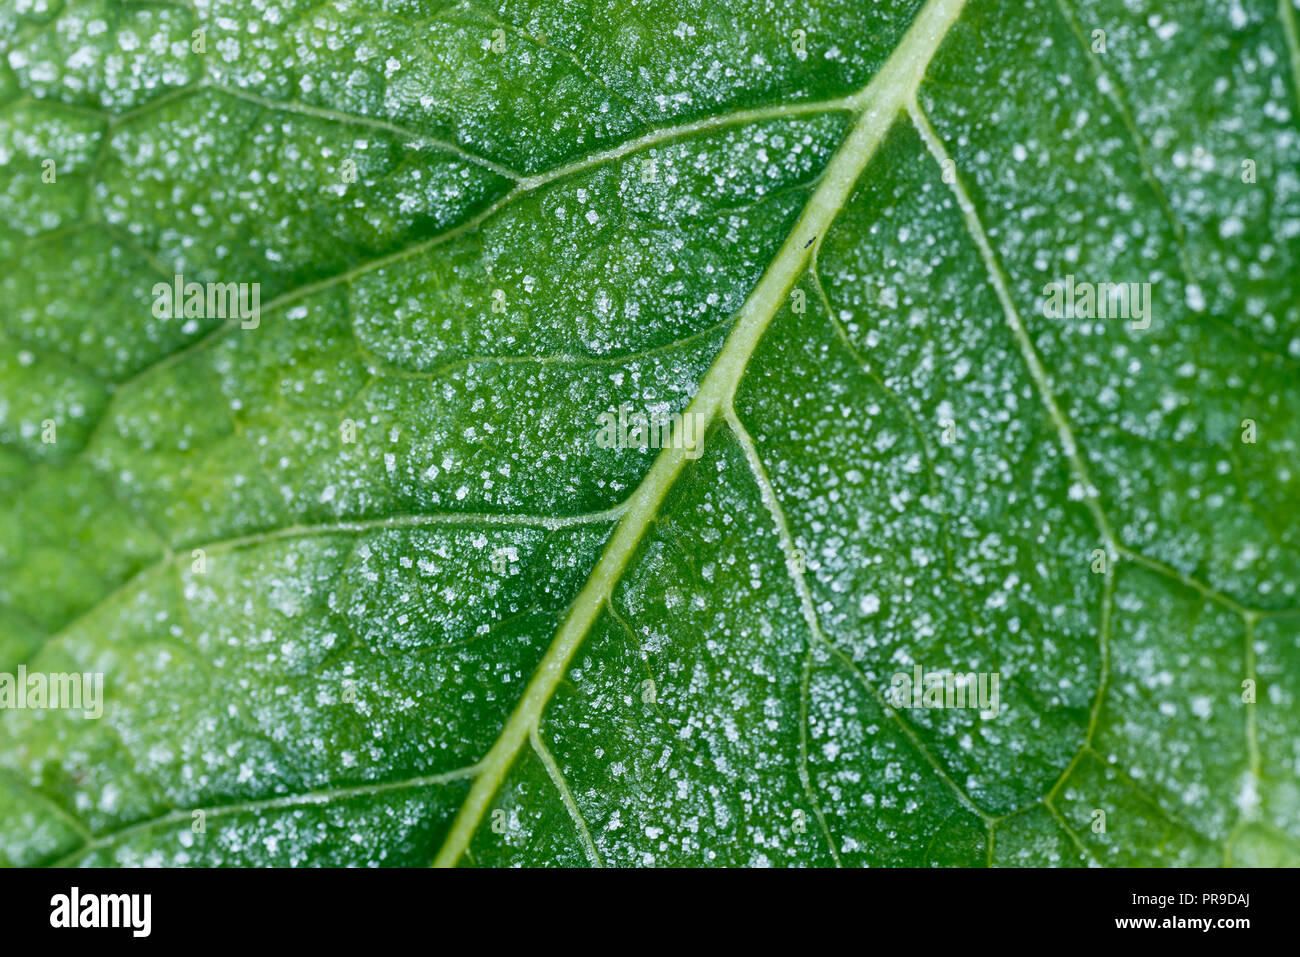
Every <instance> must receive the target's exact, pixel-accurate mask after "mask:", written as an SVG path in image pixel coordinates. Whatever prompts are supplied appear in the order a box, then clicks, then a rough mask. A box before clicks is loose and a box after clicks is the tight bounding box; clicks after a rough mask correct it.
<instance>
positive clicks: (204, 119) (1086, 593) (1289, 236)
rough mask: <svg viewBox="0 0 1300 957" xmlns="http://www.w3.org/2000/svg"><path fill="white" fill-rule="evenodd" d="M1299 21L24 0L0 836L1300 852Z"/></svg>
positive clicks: (846, 857) (13, 112) (3, 594)
mask: <svg viewBox="0 0 1300 957" xmlns="http://www.w3.org/2000/svg"><path fill="white" fill-rule="evenodd" d="M1298 17H1300V15H1298V14H1297V11H1296V9H1295V8H1294V6H1293V5H1292V3H1291V0H1162V2H1155V0H1059V2H1058V0H1029V2H1025V3H1006V2H995V0H970V2H969V3H964V2H962V0H928V2H921V0H895V2H880V3H871V4H867V3H862V2H861V0H827V2H824V3H816V4H814V3H811V2H807V0H778V2H776V3H768V2H752V3H751V2H741V3H728V4H711V3H709V2H706V0H702V2H700V3H694V4H683V3H668V2H660V0H654V2H649V3H638V4H635V5H621V4H615V5H610V4H605V3H590V4H588V3H583V2H580V0H564V2H554V0H550V2H538V3H531V4H530V3H519V2H513V0H511V2H503V3H498V4H495V5H493V4H487V3H484V2H482V0H473V2H459V3H454V2H446V0H350V2H340V3H333V4H327V5H320V4H314V3H307V2H305V0H260V2H257V3H254V2H251V0H196V2H194V3H193V4H191V3H175V4H169V3H151V4H124V3H119V2H115V0H54V2H52V3H45V4H37V3H29V2H26V0H0V50H2V51H3V56H2V57H0V133H2V135H0V159H2V160H3V174H0V214H2V215H0V224H2V225H0V291H2V292H3V301H4V303H5V308H4V309H3V311H2V312H0V342H2V344H3V348H0V704H3V705H4V711H3V713H0V862H3V863H5V864H10V865H38V864H52V863H60V864H88V865H113V864H153V865H218V864H222V865H231V864H233V865H259V864H280V865H289V864H294V865H299V864H331V865H343V864H384V865H424V864H428V863H431V862H437V863H440V864H452V863H460V864H476V865H514V864H525V865H542V864H563V865H586V864H603V865H813V866H831V865H836V864H839V865H846V866H860V865H957V866H983V865H990V864H992V865H1036V866H1065V865H1085V864H1093V863H1096V864H1104V865H1161V866H1165V865H1204V864H1220V863H1228V864H1241V865H1257V864H1297V863H1300V717H1297V716H1298V715H1300V594H1298V593H1297V590H1298V582H1300V523H1297V522H1296V520H1295V516H1296V508H1297V504H1300V466H1298V464H1297V463H1300V386H1298V383H1300V377H1298V375H1297V372H1298V367H1300V296H1297V294H1296V291H1295V285H1294V283H1295V277H1296V276H1297V275H1300V176H1298V175H1297V171H1296V162H1295V158H1296V156H1297V155H1300V125H1298V124H1297V116H1298V115H1300V41H1298V39H1297V29H1296V22H1297V19H1298ZM177 275H180V276H182V277H183V279H182V283H198V284H201V285H203V284H209V283H214V284H215V283H220V284H227V283H235V284H247V285H246V286H245V292H246V294H247V295H248V298H247V299H245V304H246V305H250V307H251V301H252V300H251V295H252V284H257V293H258V296H259V299H258V309H257V310H256V312H254V311H253V310H252V309H251V308H250V309H249V310H248V311H247V312H245V313H238V312H236V313H233V314H232V313H231V312H230V311H223V310H220V309H218V308H217V305H218V303H217V301H216V299H215V298H213V299H211V300H209V299H208V298H205V297H200V299H202V301H201V302H200V301H199V300H196V301H195V307H196V308H194V309H193V310H192V311H191V313H190V314H186V312H185V310H184V309H183V308H182V309H181V310H180V311H179V314H176V315H173V310H172V309H171V308H169V304H170V301H171V298H172V297H171V294H170V292H169V291H168V290H169V288H170V284H172V283H173V282H174V281H175V280H174V277H176V276H177ZM1058 283H1059V284H1060V285H1059V286H1054V285H1053V284H1058ZM1101 283H1114V284H1124V285H1123V289H1124V290H1125V292H1131V293H1132V298H1131V299H1130V300H1127V301H1125V302H1124V303H1123V304H1122V305H1123V306H1124V307H1125V308H1126V309H1127V311H1124V312H1120V313H1119V314H1118V315H1116V314H1113V313H1112V311H1111V308H1110V307H1111V306H1114V307H1116V308H1118V307H1119V306H1120V305H1121V304H1120V303H1119V302H1118V301H1115V302H1113V303H1112V302H1111V301H1109V300H1107V303H1106V304H1107V306H1108V310H1107V315H1106V316H1104V317H1103V316H1099V315H1092V314H1089V313H1088V312H1087V311H1086V308H1085V307H1083V301H1082V300H1079V305H1080V308H1078V309H1076V308H1073V307H1074V306H1075V304H1076V299H1075V297H1076V294H1077V295H1082V294H1083V293H1082V292H1081V291H1082V290H1088V289H1091V288H1092V287H1093V286H1095V285H1096V284H1101ZM1128 284H1135V285H1133V286H1131V287H1130V286H1129V285H1128ZM1144 284H1149V285H1144ZM160 285H161V290H162V291H161V292H160V291H159V287H160ZM206 288H207V287H206V286H204V289H205V291H206ZM232 288H233V287H232ZM1063 290H1068V293H1069V295H1068V298H1069V301H1070V306H1071V308H1070V309H1068V310H1067V311H1066V313H1065V314H1057V313H1056V312H1054V311H1053V306H1052V300H1053V296H1055V295H1058V294H1060V293H1062V291H1063ZM1148 296H1149V299H1148V298H1147V297H1148ZM182 304H183V302H182ZM620 414H622V415H623V417H624V418H625V419H628V420H630V421H632V422H633V423H635V417H636V416H637V415H643V416H646V417H647V418H655V419H656V422H657V421H658V420H659V419H662V418H664V417H667V416H670V415H678V414H680V415H679V418H678V420H677V421H678V422H680V423H681V425H680V427H679V428H678V429H677V430H676V431H675V432H673V433H672V434H670V435H668V436H667V440H666V441H665V440H664V439H665V437H664V436H663V435H662V434H660V430H659V429H658V428H656V430H655V433H654V434H653V435H652V436H651V438H652V440H653V441H649V442H647V443H645V445H644V447H643V446H642V445H640V444H638V442H637V441H636V439H637V436H636V435H632V436H622V435H618V434H617V433H618V426H617V420H618V417H619V415H620ZM611 417H612V418H613V419H614V421H615V425H614V426H611V424H610V419H611ZM695 427H698V428H699V441H698V442H696V441H694V440H693V429H694V428H695ZM611 435H614V437H615V438H616V439H620V440H621V439H622V438H629V439H631V441H630V442H622V441H615V442H614V443H612V444H611V442H610V441H608V440H609V438H610V436H611ZM20 668H21V669H23V671H24V673H25V674H27V675H28V678H29V680H30V678H31V675H40V676H46V675H59V674H65V675H72V674H77V675H82V674H84V675H86V676H88V677H87V678H86V684H85V688H86V689H88V691H89V690H93V688H94V676H95V675H102V676H103V681H104V684H103V699H102V702H100V703H101V704H102V712H103V713H102V716H100V717H98V718H96V717H93V716H87V714H86V712H87V710H90V704H89V701H88V700H83V701H82V702H81V705H82V707H80V708H74V707H60V708H54V707H49V706H48V705H49V704H51V702H48V701H47V702H45V704H46V706H45V707H17V704H18V703H20V697H21V696H20V695H19V693H18V689H16V688H14V687H13V685H14V681H10V683H9V697H8V698H5V697H4V695H5V681H6V677H5V676H7V675H13V676H15V680H16V676H17V675H18V673H19V669H20ZM914 669H919V670H920V673H921V675H922V683H923V684H924V680H925V679H924V675H925V674H926V673H933V674H938V675H940V676H943V675H947V674H960V675H966V674H972V675H976V676H982V677H983V684H982V685H980V684H979V683H978V681H977V682H976V684H975V685H974V686H973V687H972V688H971V692H972V694H974V692H975V691H976V689H977V688H981V687H982V688H983V690H984V692H985V696H984V698H983V700H981V701H980V702H979V703H978V706H974V707H972V706H970V705H971V704H972V702H971V701H957V700H955V695H954V700H945V699H944V698H943V696H942V695H940V697H939V699H938V701H937V702H936V701H933V700H930V699H926V698H922V697H921V695H920V694H919V693H918V694H917V696H916V698H912V697H909V696H908V695H906V694H903V695H902V696H898V697H896V696H895V694H896V692H897V689H898V688H899V687H900V681H903V680H911V678H912V676H913V675H915V674H916V673H917V672H916V671H915V670H914ZM994 680H996V682H997V683H996V684H994V683H993V682H994ZM25 690H26V689H24V691H25ZM954 691H955V688H954ZM962 691H963V697H964V692H965V691H966V688H965V687H964V686H963V687H962ZM990 691H992V692H994V694H993V695H990V694H989V692H990ZM28 703H29V702H28ZM61 703H62V704H65V705H66V704H67V703H68V702H67V701H66V700H65V701H63V702H61ZM935 703H937V704H942V705H944V706H943V707H930V706H924V705H928V704H935ZM917 704H920V705H923V706H920V707H916V706H913V705H917ZM950 705H951V706H950ZM957 705H966V706H957Z"/></svg>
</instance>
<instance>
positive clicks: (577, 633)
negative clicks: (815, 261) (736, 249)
mask: <svg viewBox="0 0 1300 957" xmlns="http://www.w3.org/2000/svg"><path fill="white" fill-rule="evenodd" d="M965 3H966V0H929V2H927V3H926V5H925V7H924V8H923V9H922V10H921V12H920V13H919V14H917V17H916V20H915V21H914V22H913V23H912V26H911V27H910V28H909V29H908V31H907V34H906V35H905V36H904V37H903V40H902V42H900V43H899V45H898V47H897V48H896V49H895V50H894V53H893V54H892V55H891V56H890V58H889V60H888V61H886V63H885V65H884V66H883V67H881V69H880V72H879V73H877V74H876V76H875V78H874V79H873V80H872V81H871V82H870V83H869V84H868V85H867V86H865V87H864V88H863V89H861V90H859V91H858V92H857V93H855V94H854V95H853V96H851V97H849V98H848V100H847V101H845V102H846V104H847V106H848V107H849V108H850V109H851V110H852V111H853V113H854V116H855V121H854V124H853V127H852V129H851V130H850V131H849V133H848V135H847V136H846V137H845V140H844V142H843V143H842V144H841V145H840V148H839V150H838V151H837V152H836V153H835V155H834V156H833V157H832V158H831V161H830V163H829V164H827V166H826V170H825V172H824V173H823V175H822V179H821V183H820V184H819V185H818V186H817V188H816V190H815V191H814V192H813V194H812V196H811V197H809V199H808V203H807V205H806V206H805V207H804V209H803V213H802V214H801V215H800V217H799V222H798V223H797V224H796V225H795V227H794V229H793V230H792V231H791V233H790V235H789V237H787V238H786V241H785V243H784V245H782V247H781V249H780V251H779V252H778V253H777V255H776V258H775V259H774V260H772V263H771V265H770V266H768V268H767V271H766V272H765V273H764V274H763V278H762V279H760V280H759V282H758V285H757V286H755V287H754V290H753V292H751V293H750V294H749V298H748V299H747V300H746V301H745V304H744V305H743V306H742V307H741V309H740V312H739V314H738V315H737V318H736V324H735V327H734V328H733V329H732V331H731V335H730V336H728V337H727V341H726V343H724V344H723V347H722V351H721V352H719V353H718V357H717V358H716V359H715V360H714V362H713V365H712V367H710V369H709V372H708V374H707V375H706V376H705V377H704V381H703V382H702V383H701V384H700V390H699V392H697V393H696V395H695V398H694V400H693V401H692V402H691V404H690V406H689V408H688V410H687V411H689V412H693V413H695V414H697V415H699V416H702V417H703V418H702V419H701V420H700V421H703V422H705V423H706V424H707V425H711V424H712V423H713V422H714V420H715V419H716V417H717V416H718V414H719V412H720V411H721V410H722V409H724V408H726V407H727V406H728V405H729V404H730V402H731V398H732V396H733V395H734V394H735V392H736V387H737V386H738V385H739V383H740V379H741V376H743V375H744V372H745V368H746V366H747V365H748V364H749V359H750V357H751V356H752V355H753V353H754V349H755V348H756V347H757V346H758V342H759V340H760V339H761V338H762V336H763V333H764V331H765V330H766V329H767V326H768V323H770V322H771V321H772V317H773V316H775V315H776V312H777V310H778V309H780V308H781V305H782V303H784V302H785V299H786V296H787V294H788V293H789V291H790V287H791V286H792V285H793V284H794V281H795V279H796V278H798V276H799V274H800V273H801V272H802V271H803V269H804V266H805V265H806V264H807V261H808V257H809V255H810V254H811V250H812V246H813V242H814V240H816V239H817V237H819V236H821V235H823V234H824V233H825V232H826V230H827V229H828V228H829V227H830V225H831V222H832V221H833V220H834V219H835V216H836V215H837V214H838V213H839V211H840V209H842V208H843V206H844V203H845V202H846V201H847V200H848V197H849V193H850V192H851V191H852V189H853V186H854V184H855V183H856V182H857V180H858V177H859V176H860V175H861V174H862V171H863V169H865V168H866V165H867V163H868V162H870V160H871V157H872V156H873V155H874V154H875V152H876V150H877V148H878V147H879V146H880V143H881V141H882V140H883V139H884V138H885V135H886V134H887V133H888V131H889V128H890V127H891V126H892V125H893V123H894V120H895V119H896V118H897V117H898V115H899V114H900V112H902V110H903V109H904V107H905V106H906V104H907V103H908V101H909V100H910V99H911V98H912V97H913V96H914V95H915V93H916V90H917V87H918V86H919V85H920V83H921V78H922V77H923V76H924V74H925V70H926V68H927V67H928V66H929V63H930V59H931V58H932V57H933V56H934V53H935V51H936V50H937V49H938V47H939V44H940V43H941V42H942V41H943V38H944V37H945V36H946V35H947V33H948V30H949V29H950V28H951V27H952V24H953V22H954V21H955V20H956V19H957V17H958V15H959V14H960V13H961V10H962V8H963V7H964V6H965ZM686 452H687V450H685V449H681V448H665V449H663V450H662V451H661V452H660V453H659V455H658V457H656V459H655V461H654V464H653V465H652V466H651V467H650V471H649V473H647V475H646V477H645V478H644V479H643V480H642V482H641V484H640V485H639V486H638V487H637V490H636V491H635V492H634V493H633V494H632V497H631V498H630V499H628V508H627V511H626V512H625V513H624V515H623V518H622V520H621V521H620V522H619V523H618V526H617V527H616V528H615V530H614V534H613V537H612V538H611V539H610V542H609V544H608V545H607V546H606V547H605V552H604V554H603V555H601V558H600V561H599V562H598V563H597V564H596V567H595V569H594V570H593V571H592V573H591V577H590V578H589V579H588V580H587V584H586V585H585V586H584V587H583V589H582V591H581V592H580V593H579V594H578V597H577V598H576V599H575V600H574V602H573V605H572V606H571V607H570V609H569V613H568V616H567V617H566V618H565V620H564V624H563V625H562V626H561V627H560V630H559V631H558V632H557V633H556V636H555V638H554V639H553V640H552V641H551V645H550V647H549V648H548V649H547V650H546V655H545V656H544V657H543V658H542V662H541V664H540V665H539V666H538V668H537V672H536V674H534V676H533V678H532V681H530V682H529V684H528V687H527V688H526V689H525V690H524V694H523V696H522V697H521V698H520V700H519V704H518V705H516V707H515V710H514V712H513V713H512V714H511V715H510V718H509V720H508V721H507V722H506V724H505V727H504V728H502V730H501V734H500V735H499V736H498V737H497V739H496V741H495V742H494V743H493V745H492V748H491V750H489V751H488V753H487V756H486V757H485V758H484V759H483V761H482V762H480V764H479V772H478V774H477V776H476V777H475V778H474V783H473V785H472V786H471V788H470V792H469V794H468V796H467V797H466V798H465V803H464V804H463V805H461V809H460V812H459V813H458V814H457V816H456V820H455V821H454V822H453V824H452V827H451V830H450V832H449V833H448V835H447V838H446V840H445V841H444V843H443V846H442V849H441V850H440V851H439V852H438V856H437V858H436V859H435V860H434V866H436V867H451V866H454V865H455V864H456V863H457V862H458V861H459V860H460V856H461V854H463V853H464V851H465V849H466V848H467V847H468V846H469V842H470V840H471V839H472V838H473V836H474V833H475V831H476V830H477V829H478V824H479V821H480V820H482V818H483V814H484V812H485V811H486V810H487V807H488V804H489V803H490V802H491V800H492V798H493V796H494V795H495V794H496V792H497V789H498V788H499V787H500V786H501V782H502V781H503V780H504V779H505V776H506V774H507V773H508V772H509V770H510V768H511V766H512V765H513V764H514V760H515V757H516V755H518V753H519V750H520V749H521V748H522V747H523V745H524V743H525V742H526V741H527V740H528V736H529V734H530V733H531V732H532V731H533V729H535V728H537V726H538V724H539V722H540V721H541V717H542V712H543V711H544V710H545V708H546V705H547V702H549V701H550V699H551V695H552V694H553V693H554V691H555V687H556V685H558V684H559V682H560V680H561V679H562V678H563V677H564V674H565V672H566V671H567V670H568V666H569V661H570V659H572V657H573V655H574V653H575V652H576V651H577V650H578V647H579V646H580V645H581V644H582V641H583V639H584V638H585V637H586V635H587V632H588V631H589V630H590V629H591V626H592V624H593V622H595V620H596V616H597V615H598V614H599V613H600V609H601V607H602V606H603V605H604V603H605V602H606V601H607V600H608V598H609V596H610V594H611V592H612V591H613V588H614V585H615V583H616V582H617V581H618V580H619V578H620V577H621V576H622V574H623V570H624V569H625V568H626V567H627V563H628V561H629V560H630V559H631V557H632V554H633V553H634V552H635V551H636V547H637V545H638V543H639V542H640V541H641V538H642V536H643V535H644V534H645V530H646V528H647V527H648V526H649V524H650V522H651V521H652V520H653V519H654V516H655V515H656V514H657V513H658V511H659V506H660V504H661V503H662V502H663V499H664V496H665V495H666V494H667V493H668V490H669V489H670V488H671V487H672V485H673V482H674V481H676V479H677V476H678V475H679V474H680V473H681V470H682V467H683V466H684V465H685V463H686V461H687V459H686Z"/></svg>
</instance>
